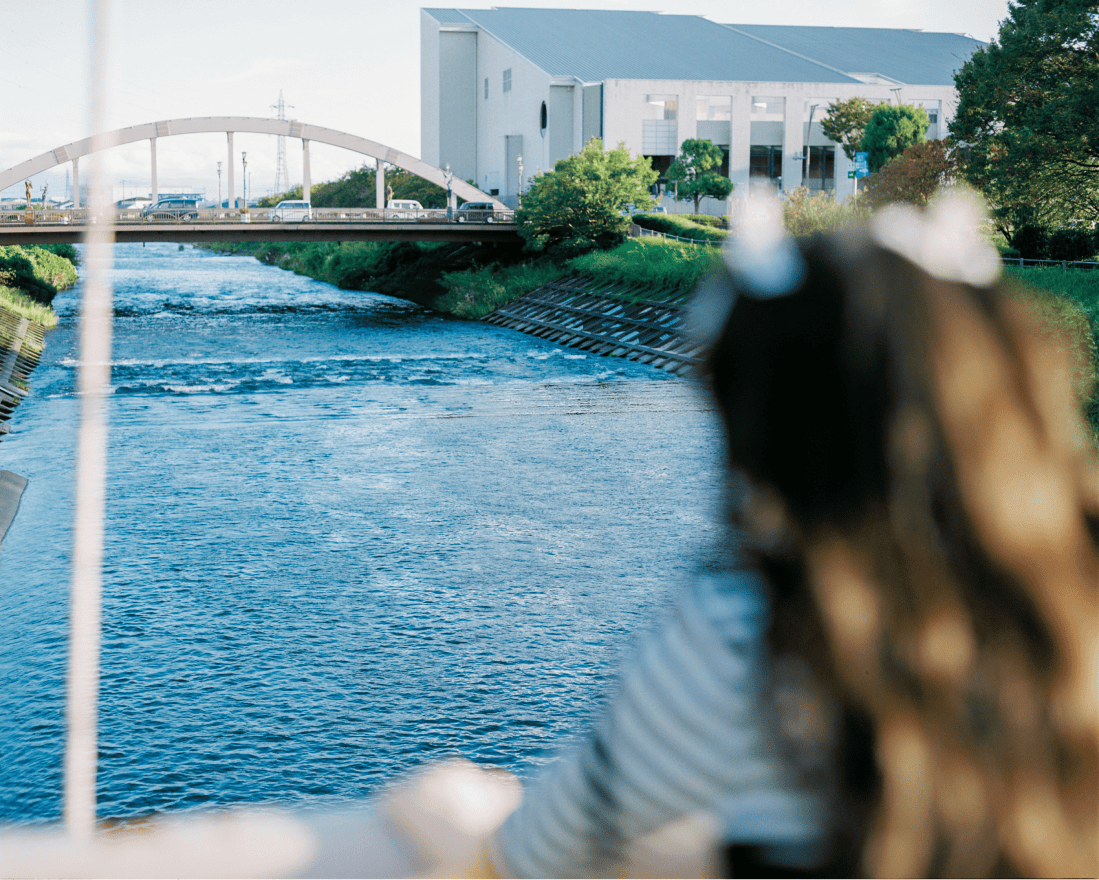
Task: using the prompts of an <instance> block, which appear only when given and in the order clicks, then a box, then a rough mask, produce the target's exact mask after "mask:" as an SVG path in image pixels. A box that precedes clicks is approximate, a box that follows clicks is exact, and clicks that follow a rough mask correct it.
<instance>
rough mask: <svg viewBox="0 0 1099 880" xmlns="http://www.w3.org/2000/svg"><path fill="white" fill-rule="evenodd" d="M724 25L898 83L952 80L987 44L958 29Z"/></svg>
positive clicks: (929, 83)
mask: <svg viewBox="0 0 1099 880" xmlns="http://www.w3.org/2000/svg"><path fill="white" fill-rule="evenodd" d="M726 27H728V28H730V29H735V30H736V31H738V32H740V33H744V34H748V35H750V36H753V37H757V38H759V39H761V40H766V41H768V42H769V43H773V44H775V45H777V46H781V47H782V48H783V49H787V50H789V51H791V52H797V53H798V54H799V55H806V56H808V57H810V58H812V59H814V60H816V61H819V62H820V63H821V64H826V65H828V66H829V67H833V68H836V69H838V70H842V71H844V72H845V73H878V74H881V75H883V76H886V77H888V78H889V79H894V80H897V82H900V83H912V84H914V85H925V86H952V85H954V73H955V71H957V70H958V69H959V68H960V67H961V66H962V65H963V64H964V63H965V62H966V61H968V60H969V57H970V56H971V55H972V54H973V53H974V52H975V51H976V50H977V49H980V48H983V47H984V46H986V45H987V44H986V43H982V42H981V41H980V40H975V39H973V38H972V37H966V36H963V35H962V34H943V33H928V32H925V31H915V30H901V29H893V28H852V27H809V26H807V25H769V24H733V25H726Z"/></svg>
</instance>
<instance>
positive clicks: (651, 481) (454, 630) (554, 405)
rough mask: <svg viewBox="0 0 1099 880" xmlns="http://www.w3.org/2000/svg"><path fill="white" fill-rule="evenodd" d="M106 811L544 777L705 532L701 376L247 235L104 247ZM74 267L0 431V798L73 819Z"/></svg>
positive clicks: (10, 805)
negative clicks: (481, 768) (195, 243)
mask: <svg viewBox="0 0 1099 880" xmlns="http://www.w3.org/2000/svg"><path fill="white" fill-rule="evenodd" d="M113 283H114V289H115V304H116V307H115V314H116V319H115V341H114V355H113V367H112V395H111V399H110V431H111V434H110V447H109V486H108V499H107V522H106V547H105V554H106V556H105V570H104V578H105V579H104V595H103V647H102V652H103V653H102V683H101V694H100V761H99V777H98V789H99V792H98V797H99V816H100V817H101V818H109V817H117V818H121V817H131V816H137V815H142V814H147V813H150V812H161V811H175V810H181V809H187V808H191V807H196V806H209V805H214V804H219V805H220V804H235V803H278V804H281V805H291V806H292V805H294V804H306V803H308V804H310V805H312V804H318V803H325V802H334V801H337V800H342V799H346V798H359V797H363V796H367V795H369V794H370V793H371V792H372V791H375V790H376V789H377V787H378V786H379V785H380V784H381V783H383V782H385V781H386V780H389V779H392V778H394V777H395V776H397V775H398V774H400V773H403V772H406V771H408V770H409V769H410V768H413V767H415V766H418V765H420V764H422V763H425V762H429V761H434V760H438V759H440V758H443V757H446V756H450V755H456V754H457V755H464V756H466V757H469V758H471V759H473V760H475V761H479V762H483V763H487V764H492V765H496V766H501V767H506V768H509V769H511V770H513V771H515V772H517V773H519V774H520V775H521V776H523V777H529V776H530V775H532V774H534V773H536V772H537V771H538V768H539V766H540V765H542V764H544V763H545V762H546V761H547V760H548V759H549V758H550V757H551V756H552V755H553V754H554V753H555V752H556V751H557V750H558V749H559V748H560V747H561V746H562V745H564V744H566V743H567V742H568V741H569V740H570V739H574V738H575V737H578V736H580V735H581V734H582V733H583V731H584V730H585V728H586V727H587V726H588V725H589V724H590V722H591V720H592V718H593V715H594V714H595V713H596V712H597V711H598V708H599V706H600V703H601V701H602V700H603V699H604V698H605V695H606V693H607V691H608V688H609V687H610V686H611V684H612V682H613V677H614V670H615V668H616V665H617V663H618V662H619V660H620V659H621V658H622V657H623V656H625V655H626V653H627V652H628V650H629V647H630V645H631V644H632V643H633V642H634V640H635V639H636V637H637V636H638V634H639V633H640V632H641V631H642V630H644V629H645V628H646V627H648V626H651V625H652V624H653V623H654V622H655V620H656V619H657V615H658V613H659V609H660V608H661V606H662V605H663V604H664V603H665V601H666V600H667V598H668V596H669V594H670V592H671V591H673V590H674V589H675V588H676V587H677V586H678V585H679V584H681V583H682V580H683V578H684V577H685V576H686V573H687V572H688V571H689V570H690V568H691V566H692V565H693V564H694V561H695V559H696V558H697V555H698V553H699V552H700V551H701V549H702V548H704V547H705V546H706V545H707V542H709V541H711V540H712V539H713V537H714V535H715V531H716V528H717V527H716V521H717V515H716V508H717V500H716V491H715V487H716V485H717V474H718V456H719V449H720V440H719V434H718V428H717V424H716V419H715V417H714V415H713V413H712V411H711V409H710V407H709V405H708V403H707V401H706V400H705V398H704V397H703V396H702V395H701V394H700V392H699V391H698V390H697V389H696V388H695V387H694V386H693V385H692V384H691V383H690V382H689V381H687V380H685V379H682V378H677V377H674V376H671V375H669V374H666V373H663V372H661V371H659V370H655V369H652V368H650V367H647V366H644V365H639V364H634V363H630V362H626V361H622V360H619V359H608V358H599V357H594V356H591V355H585V354H584V353H582V352H578V351H576V350H573V349H567V348H564V349H563V348H558V347H556V346H554V345H553V344H551V343H548V342H545V341H543V340H539V339H535V338H533V337H529V336H524V335H522V334H519V333H516V332H514V331H511V330H505V329H502V328H496V327H490V326H487V325H483V324H480V323H469V322H462V321H456V320H451V319H447V318H444V317H442V316H439V315H437V314H434V313H431V312H428V311H425V310H423V309H420V308H419V307H417V306H415V305H412V304H411V303H407V302H404V301H402V300H395V299H391V298H388V297H384V296H380V295H375V294H370V293H361V292H354V291H341V290H337V289H335V288H333V287H331V286H329V285H326V284H323V283H320V282H317V281H313V280H311V279H308V278H304V277H300V276H297V275H294V274H292V273H289V272H284V271H281V270H278V269H275V268H272V267H267V266H263V265H261V264H259V263H258V262H256V261H255V260H252V259H247V258H241V257H230V256H222V255H216V254H211V253H207V252H204V251H200V250H195V249H193V248H191V247H190V246H188V247H186V248H185V249H182V250H180V249H179V248H178V247H177V246H176V245H169V244H156V245H148V246H145V247H142V246H141V245H120V246H118V247H117V248H116V262H115V267H114V270H113ZM79 295H80V290H79V288H77V289H75V290H73V291H70V292H67V293H64V294H61V295H59V296H58V298H57V300H56V302H55V306H56V308H57V310H58V313H59V314H60V315H61V320H60V323H59V325H58V327H57V329H56V330H55V331H53V332H52V333H51V334H50V335H49V336H48V338H47V348H46V354H45V357H44V359H43V362H42V364H41V365H40V366H39V368H38V369H37V370H36V371H35V373H34V374H32V376H31V385H32V389H33V392H32V396H31V397H30V398H29V399H28V400H27V401H25V402H24V403H23V404H22V405H21V406H20V407H19V408H18V410H17V411H16V413H15V415H14V417H13V419H12V421H11V423H10V424H11V425H13V428H14V431H13V434H12V435H10V436H8V437H6V438H5V439H4V441H3V443H0V467H3V468H6V469H9V470H13V471H15V472H16V473H19V474H22V475H23V476H25V477H27V478H28V479H29V481H30V482H29V485H28V487H27V490H26V492H25V494H24V497H23V502H22V506H21V509H20V512H19V515H18V516H17V517H16V520H15V522H14V523H13V525H12V527H11V530H10V531H9V532H8V535H7V538H6V539H5V541H4V545H3V548H2V551H0V590H2V606H0V607H2V608H3V614H2V615H0V754H2V755H3V760H2V761H0V821H3V822H6V823H10V822H15V823H32V824H33V823H39V822H47V821H55V820H57V819H58V818H59V817H60V814H61V789H62V782H61V765H62V752H63V746H64V682H65V664H66V659H67V658H66V649H67V639H68V633H67V626H68V621H67V609H68V589H69V565H70V551H71V533H72V518H73V513H72V510H73V502H72V494H73V485H74V478H73V473H74V448H75V431H76V418H77V405H78V401H77V399H76V395H75V392H74V384H75V375H76V366H77V361H78V356H79V355H78V350H77V333H76V329H77V328H76V323H77V321H76V317H75V314H76V309H77V301H78V297H79Z"/></svg>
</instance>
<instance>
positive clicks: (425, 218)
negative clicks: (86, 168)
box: [0, 208, 515, 226]
mask: <svg viewBox="0 0 1099 880" xmlns="http://www.w3.org/2000/svg"><path fill="white" fill-rule="evenodd" d="M311 214H312V218H311V221H310V220H304V219H295V220H280V219H279V218H278V217H277V216H273V215H272V209H271V208H250V209H249V210H248V211H246V212H242V211H241V210H240V209H239V208H170V209H166V210H161V211H152V212H151V211H148V210H143V209H139V208H135V209H128V210H122V211H110V212H107V213H101V214H98V215H96V217H95V218H92V217H91V215H90V212H89V210H88V209H87V208H33V209H31V210H30V211H27V210H25V209H23V210H8V211H0V226H65V225H78V226H80V225H84V224H86V223H88V222H89V221H90V222H93V223H95V222H107V223H112V224H115V225H118V226H128V225H132V224H141V223H218V224H221V223H226V224H228V223H270V222H278V223H283V224H286V223H307V222H313V223H398V222H405V223H447V222H450V223H514V222H515V212H514V211H464V212H458V211H454V212H451V213H450V214H449V216H448V213H447V211H446V210H445V209H442V208H438V209H436V208H431V209H427V208H425V209H423V210H420V211H410V210H398V209H394V210H381V211H379V210H377V209H376V208H313V209H312V211H311Z"/></svg>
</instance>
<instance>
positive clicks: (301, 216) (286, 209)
mask: <svg viewBox="0 0 1099 880" xmlns="http://www.w3.org/2000/svg"><path fill="white" fill-rule="evenodd" d="M267 219H268V220H271V221H272V222H274V221H278V220H312V219H313V209H312V208H311V207H310V206H309V202H279V203H278V204H277V205H275V207H274V208H272V209H271V213H269V214H268V215H267Z"/></svg>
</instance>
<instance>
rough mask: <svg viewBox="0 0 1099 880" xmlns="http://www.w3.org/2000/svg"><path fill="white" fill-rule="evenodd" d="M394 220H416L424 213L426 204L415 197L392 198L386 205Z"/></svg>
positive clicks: (390, 216)
mask: <svg viewBox="0 0 1099 880" xmlns="http://www.w3.org/2000/svg"><path fill="white" fill-rule="evenodd" d="M385 209H386V211H388V212H389V213H388V216H389V218H390V219H393V220H415V219H416V218H417V217H419V216H420V214H421V213H423V210H424V206H423V205H421V204H420V203H419V202H417V201H415V200H413V199H390V200H389V201H388V202H387V203H386V206H385Z"/></svg>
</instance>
